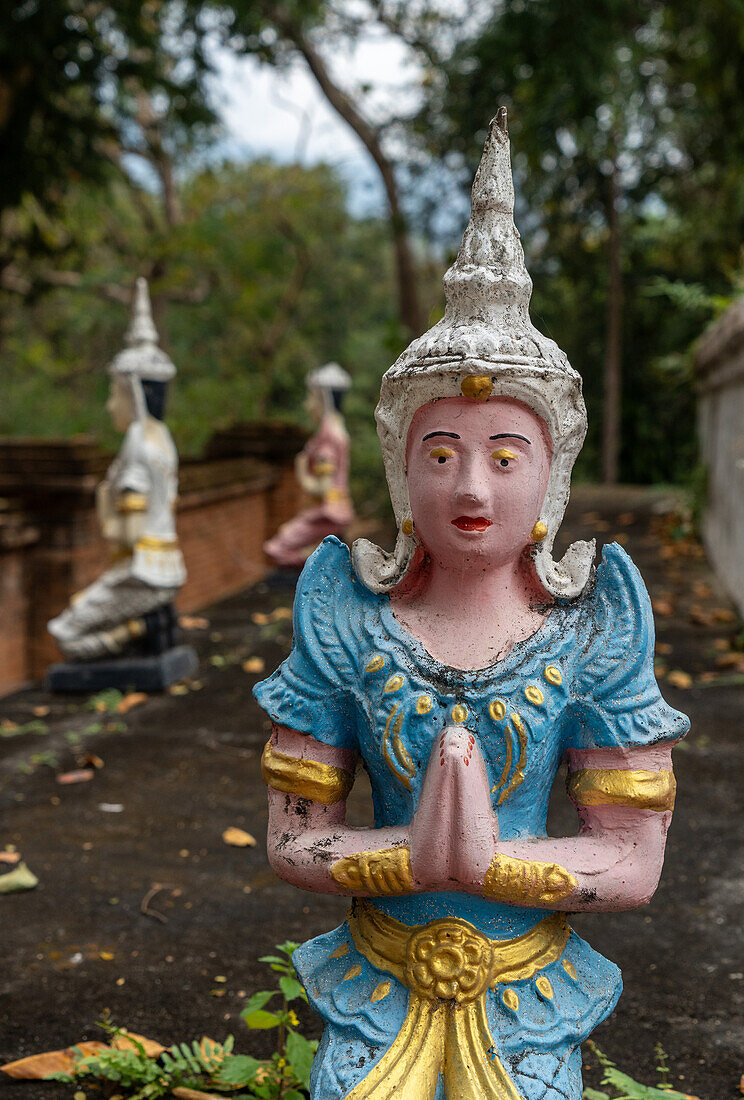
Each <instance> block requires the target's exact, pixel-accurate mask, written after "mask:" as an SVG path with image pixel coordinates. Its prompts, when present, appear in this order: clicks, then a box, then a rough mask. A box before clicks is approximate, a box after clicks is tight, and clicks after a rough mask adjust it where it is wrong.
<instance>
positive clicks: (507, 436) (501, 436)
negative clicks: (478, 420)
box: [427, 432, 532, 447]
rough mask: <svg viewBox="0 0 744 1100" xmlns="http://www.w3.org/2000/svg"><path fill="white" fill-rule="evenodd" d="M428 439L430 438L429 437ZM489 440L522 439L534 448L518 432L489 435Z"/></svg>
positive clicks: (525, 437) (529, 441)
mask: <svg viewBox="0 0 744 1100" xmlns="http://www.w3.org/2000/svg"><path fill="white" fill-rule="evenodd" d="M427 438H428V437H427ZM488 438H489V439H521V440H522V442H523V443H529V445H530V447H531V446H532V442H531V440H529V439H528V438H527V436H526V435H517V433H516V432H500V433H499V435H489V437H488Z"/></svg>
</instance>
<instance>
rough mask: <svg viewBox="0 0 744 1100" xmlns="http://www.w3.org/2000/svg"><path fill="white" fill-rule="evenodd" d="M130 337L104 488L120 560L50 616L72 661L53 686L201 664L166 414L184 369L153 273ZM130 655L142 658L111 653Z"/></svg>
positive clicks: (115, 397)
mask: <svg viewBox="0 0 744 1100" xmlns="http://www.w3.org/2000/svg"><path fill="white" fill-rule="evenodd" d="M125 342H126V344H127V347H126V348H125V349H124V350H123V351H122V352H120V353H119V354H118V355H117V356H115V358H114V359H113V361H112V362H111V364H110V366H109V375H110V379H111V392H110V396H109V400H108V403H107V409H108V411H109V414H110V416H111V419H112V421H113V424H114V427H115V428H116V429H117V431H121V432H124V433H125V435H124V442H123V444H122V446H121V449H120V451H119V453H118V454H117V456H116V458H115V459H114V461H113V462H112V463H111V466H110V467H109V469H108V471H107V473H106V477H105V478H104V480H103V481H102V482H101V484H100V485H99V486H98V491H97V497H96V506H97V511H98V518H99V521H100V524H101V530H102V533H103V536H104V538H105V539H106V540H107V541H108V543H109V546H110V554H111V563H110V565H109V567H108V569H106V571H105V572H104V573H103V574H102V575H101V576H100V577H99V578H98V579H97V580H96V581H94V583H93V584H91V585H89V586H88V587H87V588H85V589H84V590H83V591H82V592H79V593H77V594H76V595H75V596H74V597H73V598H72V601H71V603H70V605H69V607H67V608H66V609H65V610H64V611H63V612H62V613H61V614H60V615H58V616H57V617H56V618H54V619H52V620H51V622H50V623H49V632H50V633H51V634H52V635H53V637H54V638H55V639H56V641H57V644H58V645H59V648H60V649H61V650H62V653H63V654H64V656H65V657H66V658H67V660H68V662H71V663H68V664H64V665H54V666H52V668H51V669H50V672H49V684H50V687H51V688H52V690H61V691H75V690H79V691H87V690H93V689H95V690H99V689H102V688H103V687H122V688H124V687H132V688H137V689H140V690H158V689H162V688H163V687H166V686H167V683H166V682H165V681H168V682H171V683H172V682H173V681H174V680H175V679H180V678H182V677H183V676H186V675H189V674H190V673H191V672H193V671H195V668H196V655H195V653H194V651H193V650H192V649H190V648H188V647H183V646H181V647H178V646H176V616H175V612H174V609H173V600H174V598H175V596H176V594H177V593H178V591H179V589H180V588H181V587H182V586H183V584H184V582H185V580H186V569H185V567H184V562H183V555H182V554H181V550H180V549H179V545H178V539H177V537H176V525H175V514H174V509H175V501H176V495H177V490H178V454H177V452H176V448H175V446H174V443H173V439H172V438H171V434H170V432H169V431H168V428H167V427H166V425H165V423H164V422H163V417H164V415H165V402H166V396H167V389H168V383H169V382H170V381H171V379H172V378H173V377H174V376H175V373H176V368H175V366H174V365H173V363H172V361H171V360H170V358H169V357H168V356H167V355H166V354H165V352H164V351H163V350H162V349H161V348H159V347H158V334H157V330H156V328H155V325H154V322H153V319H152V311H151V308H150V297H149V291H148V287H147V282H146V280H145V279H138V280H137V284H136V288H135V296H134V306H133V312H132V322H131V324H130V327H129V330H128V332H127V334H126V336H125ZM165 655H168V657H167V659H165V661H164V660H163V658H164V656H165ZM124 656H126V657H130V658H132V659H133V660H131V661H127V662H122V661H121V660H118V661H112V660H111V658H122V657H124ZM147 658H150V660H149V662H148V661H147V660H146V659H147ZM157 658H160V659H159V660H158V659H157ZM143 660H144V663H143Z"/></svg>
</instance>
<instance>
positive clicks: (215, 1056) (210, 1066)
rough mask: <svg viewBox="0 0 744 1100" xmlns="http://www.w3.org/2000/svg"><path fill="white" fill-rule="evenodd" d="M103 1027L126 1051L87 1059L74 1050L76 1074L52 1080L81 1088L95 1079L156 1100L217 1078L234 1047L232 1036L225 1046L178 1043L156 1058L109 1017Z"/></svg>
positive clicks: (137, 1099) (134, 1098)
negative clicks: (174, 1090) (121, 1041)
mask: <svg viewBox="0 0 744 1100" xmlns="http://www.w3.org/2000/svg"><path fill="white" fill-rule="evenodd" d="M99 1027H101V1028H102V1029H103V1030H104V1031H105V1032H106V1033H107V1034H108V1036H109V1037H110V1039H112V1040H114V1041H116V1040H125V1041H126V1043H127V1046H126V1048H125V1049H116V1048H115V1047H113V1046H112V1047H108V1048H107V1049H105V1050H100V1051H97V1052H96V1053H95V1054H88V1055H84V1054H83V1052H82V1051H81V1050H80V1048H79V1047H73V1052H74V1053H75V1065H74V1073H72V1074H65V1073H59V1074H53V1075H52V1079H54V1080H57V1081H63V1082H66V1083H67V1084H73V1083H76V1084H79V1082H80V1081H81V1079H83V1080H84V1079H85V1078H92V1079H93V1080H96V1081H106V1082H110V1083H111V1084H113V1085H115V1086H116V1091H119V1092H125V1093H126V1095H127V1096H128V1097H129V1098H130V1100H156V1098H157V1097H159V1096H164V1095H165V1094H166V1093H168V1092H171V1091H172V1090H173V1089H174V1088H195V1087H197V1086H200V1085H203V1084H204V1083H205V1082H206V1081H210V1080H212V1079H214V1078H216V1076H217V1074H218V1073H219V1071H220V1069H221V1067H222V1065H223V1064H224V1062H225V1060H226V1059H227V1058H229V1056H230V1054H231V1051H232V1046H233V1039H232V1036H228V1038H227V1039H226V1040H225V1042H224V1043H213V1042H211V1041H210V1040H209V1039H205V1040H203V1041H202V1042H201V1043H197V1042H195V1041H194V1042H192V1043H191V1044H188V1043H178V1044H175V1045H174V1046H172V1047H170V1048H169V1049H168V1050H165V1051H163V1053H162V1054H160V1055H159V1057H158V1058H153V1057H151V1056H150V1055H148V1054H147V1051H146V1049H145V1046H144V1044H143V1043H141V1042H140V1040H139V1039H137V1038H136V1037H135V1036H133V1035H130V1034H129V1033H128V1032H127V1031H126V1030H125V1029H123V1028H120V1027H117V1026H116V1025H115V1024H113V1023H112V1022H111V1019H110V1017H109V1016H106V1015H104V1017H103V1019H101V1020H100V1021H99Z"/></svg>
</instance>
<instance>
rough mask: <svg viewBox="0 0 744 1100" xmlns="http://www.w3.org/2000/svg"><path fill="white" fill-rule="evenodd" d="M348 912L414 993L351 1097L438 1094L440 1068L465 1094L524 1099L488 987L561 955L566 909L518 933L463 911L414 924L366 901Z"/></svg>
mask: <svg viewBox="0 0 744 1100" xmlns="http://www.w3.org/2000/svg"><path fill="white" fill-rule="evenodd" d="M348 921H349V927H350V929H351V934H352V937H353V939H354V943H355V945H356V948H357V950H358V951H359V952H360V953H361V954H362V955H364V957H365V958H366V959H367V960H368V961H369V962H370V963H371V964H372V966H374V967H377V968H378V969H379V970H383V971H387V973H389V974H392V975H393V976H394V977H395V978H397V979H398V981H400V982H402V983H403V984H404V985H405V986H406V987H407V988H408V989H409V990H410V998H409V1003H408V1013H407V1015H406V1018H405V1020H404V1021H403V1024H402V1026H401V1029H400V1031H399V1032H398V1035H397V1037H396V1038H395V1040H394V1041H393V1044H392V1046H391V1047H390V1049H389V1050H388V1051H387V1052H386V1054H384V1055H383V1057H382V1058H381V1059H380V1061H379V1062H378V1063H377V1065H375V1066H374V1067H373V1068H372V1070H370V1072H369V1073H368V1074H367V1076H366V1077H365V1078H364V1080H363V1081H360V1082H359V1084H358V1085H356V1086H355V1087H354V1088H353V1089H352V1090H351V1092H350V1093H348V1094H347V1096H346V1097H345V1100H433V1098H434V1096H435V1094H436V1090H437V1085H438V1081H439V1076H440V1074H441V1075H442V1077H443V1079H444V1090H445V1094H446V1095H447V1096H449V1097H453V1098H456V1100H486V1098H489V1100H522V1097H521V1094H520V1092H519V1090H518V1089H517V1086H516V1085H515V1083H514V1081H513V1080H512V1078H511V1077H510V1075H509V1073H508V1072H507V1070H506V1068H505V1067H504V1065H503V1063H502V1062H501V1060H500V1059H499V1057H498V1055H497V1054H496V1053H495V1048H496V1044H495V1041H494V1038H493V1035H492V1034H491V1030H490V1027H489V1024H488V1018H487V1015H486V994H487V992H488V990H489V989H495V988H496V987H497V986H498V985H500V984H501V983H504V982H513V981H520V980H523V979H525V978H531V977H533V976H534V975H535V974H537V973H538V972H539V971H540V970H542V969H543V968H544V967H546V966H549V965H550V964H551V963H554V962H555V961H556V960H557V959H559V958H560V957H561V955H562V954H563V951H564V949H565V947H566V944H567V942H568V938H569V935H570V929H569V927H568V924H567V922H566V918H565V916H564V915H563V914H562V913H555V914H553V915H552V916H549V917H546V918H545V919H544V920H542V921H540V922H539V924H537V925H535V927H534V928H532V929H530V931H529V932H526V933H525V934H524V935H522V936H518V937H517V938H515V939H511V940H496V939H490V938H489V937H488V936H486V935H484V934H483V933H482V932H479V931H478V930H477V928H475V927H474V926H473V925H472V924H469V923H468V922H467V921H464V920H460V919H459V918H456V917H452V918H447V919H444V920H436V921H432V922H431V923H430V924H425V925H416V926H414V927H409V926H408V925H406V924H402V923H401V922H400V921H397V920H395V919H394V918H392V917H389V916H387V915H386V914H385V913H381V912H380V911H379V910H377V909H375V908H374V907H373V906H372V905H370V904H369V903H367V902H364V901H356V902H355V903H354V905H353V906H352V910H351V913H350V914H349V918H348Z"/></svg>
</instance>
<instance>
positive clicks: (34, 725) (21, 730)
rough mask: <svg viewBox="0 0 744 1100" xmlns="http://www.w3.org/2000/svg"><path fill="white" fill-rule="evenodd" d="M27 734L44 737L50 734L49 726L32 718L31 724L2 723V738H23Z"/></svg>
mask: <svg viewBox="0 0 744 1100" xmlns="http://www.w3.org/2000/svg"><path fill="white" fill-rule="evenodd" d="M27 733H36V734H38V735H39V736H41V737H43V736H44V735H45V734H47V733H49V726H48V725H47V724H46V722H42V721H40V719H38V718H32V719H31V721H30V722H22V723H18V722H11V721H8V720H6V721H4V722H0V737H23V735H24V734H27Z"/></svg>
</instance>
